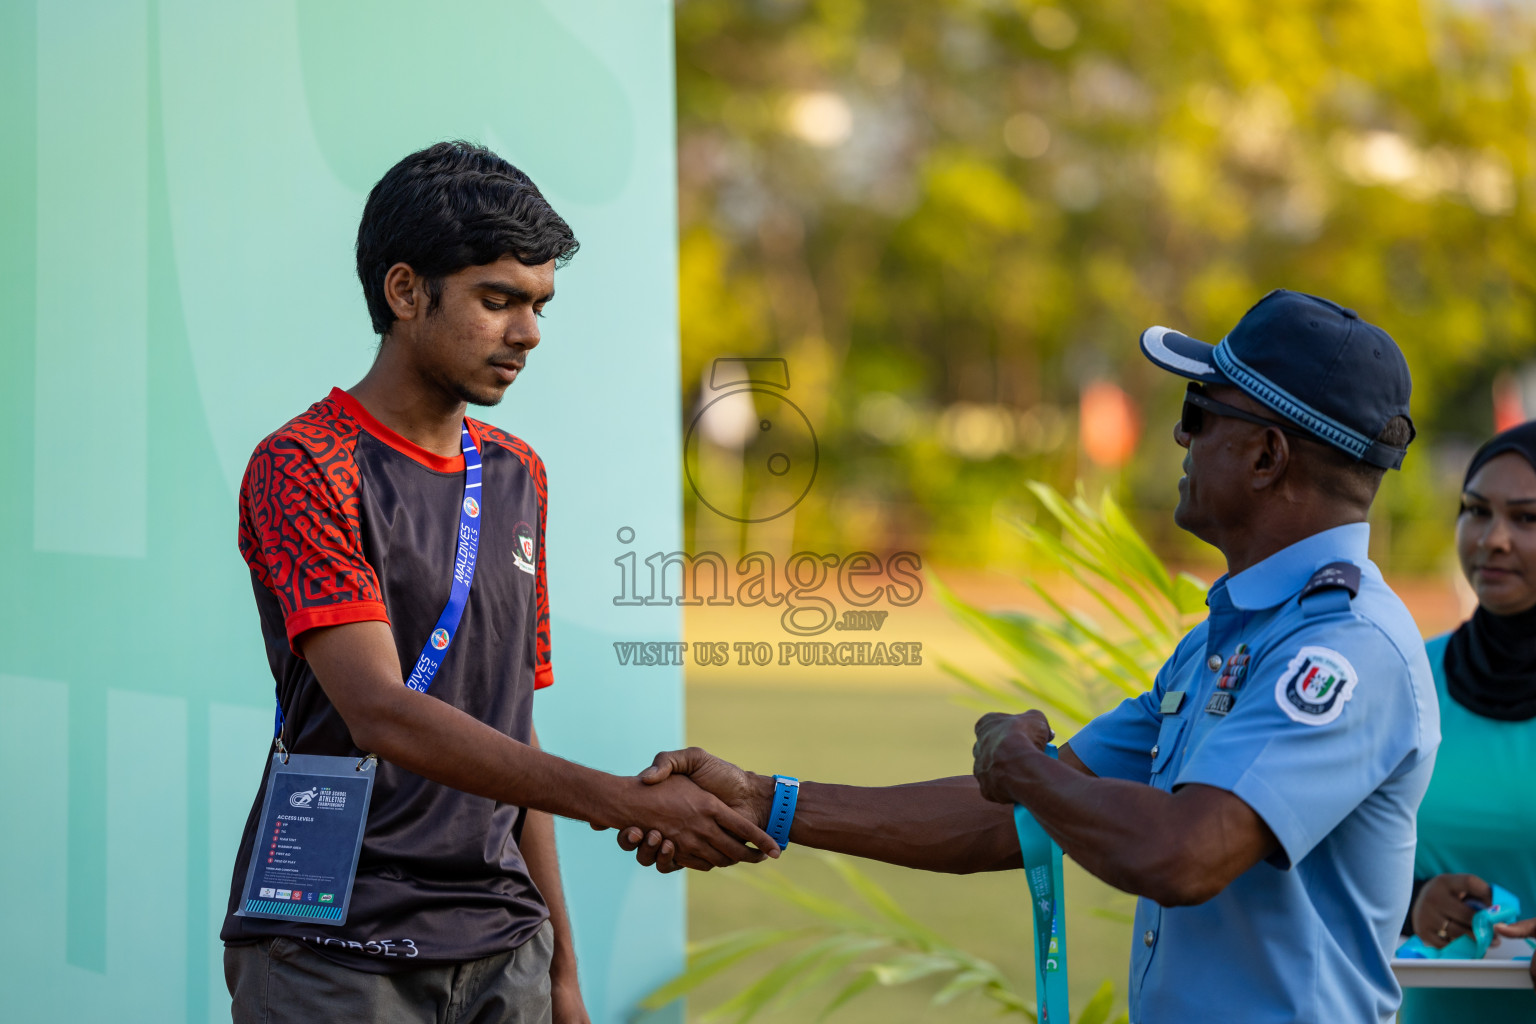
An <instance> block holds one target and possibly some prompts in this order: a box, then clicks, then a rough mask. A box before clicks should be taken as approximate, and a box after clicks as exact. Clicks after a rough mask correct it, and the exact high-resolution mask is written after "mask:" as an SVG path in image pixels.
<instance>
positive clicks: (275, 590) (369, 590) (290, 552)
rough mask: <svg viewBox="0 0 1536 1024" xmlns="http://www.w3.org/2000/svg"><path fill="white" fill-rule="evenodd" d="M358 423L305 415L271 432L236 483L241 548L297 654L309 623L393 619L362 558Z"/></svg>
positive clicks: (371, 569) (325, 624)
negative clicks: (272, 601)
mask: <svg viewBox="0 0 1536 1024" xmlns="http://www.w3.org/2000/svg"><path fill="white" fill-rule="evenodd" d="M356 439H357V434H356V431H355V430H353V431H351V432H349V431H347V430H346V429H345V427H344V426H343V425H342V424H338V423H334V422H324V421H310V422H305V418H303V417H301V418H300V419H299V420H296V421H294V422H293V423H290V424H289V425H288V426H286V427H285V428H283V429H282V430H280V431H278V432H277V433H276V434H273V435H272V436H271V437H269V438H267V439H266V440H265V441H263V442H262V443H261V445H260V446H259V447H257V449H256V451H255V453H254V454H253V455H252V456H251V461H250V463H249V465H247V466H246V470H245V479H244V481H242V483H241V485H240V553H241V555H242V556H244V558H245V562H246V564H247V565H248V566H250V569H251V573H252V576H253V577H254V578H255V580H256V582H257V583H258V584H260V585H261V586H263V587H265V588H266V589H267V590H268V591H269V592H270V593H271V594H272V595H273V596H274V597H275V598H276V599H277V603H278V605H279V607H280V608H281V609H282V614H283V627H284V630H285V631H286V633H287V635H288V643H289V646H290V647H292V649H293V652H294V654H296V655H298V656H300V657H303V652H302V651H300V650H299V647H298V645H297V643H296V642H295V641H296V640H297V638H298V637H299V635H300V634H301V633H303V632H305V631H306V630H310V629H315V628H317V627H320V626H338V625H341V624H342V623H347V622H365V621H369V620H379V621H383V622H388V621H389V615H388V613H387V612H386V611H385V608H384V600H383V592H382V590H381V588H380V586H379V580H378V576H377V575H376V574H375V573H374V571H373V566H371V565H369V564H368V560H367V559H366V558H365V557H364V556H363V546H362V520H361V516H360V513H359V499H358V484H359V475H358V469H357V463H356V462H355V461H354V460H353V457H352V452H353V448H354V447H355V444H356Z"/></svg>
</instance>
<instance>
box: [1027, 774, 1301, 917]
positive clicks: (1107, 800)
mask: <svg viewBox="0 0 1536 1024" xmlns="http://www.w3.org/2000/svg"><path fill="white" fill-rule="evenodd" d="M1069 760H1070V761H1071V762H1076V763H1078V764H1081V762H1078V761H1077V758H1076V756H1075V755H1072V754H1071V750H1070V748H1063V750H1062V760H1060V761H1057V760H1053V759H1052V758H1050V757H1048V756H1047V755H1046V754H1044V753H1043V752H1041V751H1038V750H1032V751H1030V752H1028V753H1026V754H1025V755H1024V756H1019V757H1014V758H1010V759H1009V761H1008V766H1007V771H1006V776H1005V777H1006V788H1007V790H1008V795H1009V797H1011V798H1012V799H1013V800H1016V801H1017V802H1019V803H1022V804H1023V805H1024V806H1025V807H1027V808H1029V810H1030V812H1031V813H1032V814H1033V815H1034V816H1035V820H1036V821H1038V822H1039V823H1040V825H1041V826H1042V827H1043V828H1044V829H1045V831H1046V832H1047V833H1049V834H1050V836H1051V838H1053V839H1055V840H1056V842H1057V844H1058V845H1059V846H1060V847H1061V849H1062V851H1063V852H1064V853H1066V854H1067V855H1068V856H1070V857H1071V858H1072V859H1073V860H1075V861H1076V862H1077V863H1078V864H1080V865H1082V867H1083V868H1085V869H1086V870H1087V871H1089V872H1090V873H1091V874H1093V875H1095V876H1097V877H1098V878H1100V879H1102V880H1104V881H1105V882H1108V883H1109V884H1110V885H1112V886H1114V887H1115V888H1117V889H1121V890H1123V891H1125V892H1129V893H1133V894H1134V895H1137V896H1145V897H1147V898H1148V899H1151V900H1154V901H1156V902H1157V903H1160V904H1162V905H1163V906H1165V907H1172V906H1185V905H1190V904H1195V903H1202V902H1204V901H1205V900H1208V899H1210V898H1212V897H1213V896H1215V895H1216V894H1217V893H1219V892H1220V891H1221V890H1222V889H1224V888H1225V887H1226V886H1227V885H1228V884H1230V883H1231V881H1232V880H1233V879H1235V878H1237V876H1238V875H1240V874H1242V873H1243V872H1244V871H1246V870H1248V869H1249V868H1250V867H1252V866H1253V865H1254V864H1256V863H1258V861H1259V860H1260V859H1262V858H1263V857H1265V856H1268V855H1269V854H1271V853H1272V852H1274V851H1275V850H1276V849H1277V848H1278V846H1279V844H1278V842H1277V841H1276V839H1275V836H1274V833H1273V832H1271V831H1270V830H1269V827H1268V826H1267V825H1266V824H1265V823H1264V822H1263V820H1262V819H1261V818H1259V816H1258V815H1257V814H1256V813H1255V812H1254V811H1253V809H1252V808H1251V807H1249V806H1248V805H1247V804H1246V803H1244V802H1243V801H1242V800H1241V799H1239V798H1238V797H1236V796H1234V795H1233V794H1231V793H1229V792H1227V791H1225V790H1221V789H1215V788H1213V787H1210V786H1203V785H1198V784H1196V785H1189V786H1184V787H1182V788H1181V789H1180V790H1179V791H1178V792H1176V793H1167V792H1164V791H1163V790H1160V789H1157V788H1155V787H1153V786H1148V785H1144V784H1142V783H1137V782H1127V781H1125V780H1123V779H1101V778H1097V777H1094V776H1092V775H1090V774H1086V773H1085V772H1080V771H1074V770H1073V768H1072V766H1071V764H1069V763H1068V761H1069Z"/></svg>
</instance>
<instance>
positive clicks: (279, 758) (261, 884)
mask: <svg viewBox="0 0 1536 1024" xmlns="http://www.w3.org/2000/svg"><path fill="white" fill-rule="evenodd" d="M374 764H375V762H374V760H373V759H372V758H366V759H364V760H363V761H362V762H361V764H359V762H358V759H357V758H355V757H319V756H316V755H313V754H289V755H288V760H287V763H284V761H283V755H282V754H273V755H272V772H271V774H270V775H269V776H268V777H267V798H266V800H265V801H263V802H262V805H261V820H260V821H259V822H258V823H257V826H256V845H255V848H254V849H253V850H252V851H251V866H250V870H249V871H247V872H246V875H245V889H244V890H243V891H242V894H241V900H240V906H239V908H238V909H237V910H236V911H235V913H236V914H237V915H238V916H240V917H265V918H273V919H276V920H279V921H310V922H313V923H315V924H344V923H345V922H346V920H347V908H348V907H349V906H350V905H351V902H352V882H353V880H354V879H355V878H356V877H357V857H358V852H359V851H360V850H361V849H362V846H363V825H364V823H365V822H366V821H367V820H368V801H369V799H370V798H371V797H372V796H373V779H374Z"/></svg>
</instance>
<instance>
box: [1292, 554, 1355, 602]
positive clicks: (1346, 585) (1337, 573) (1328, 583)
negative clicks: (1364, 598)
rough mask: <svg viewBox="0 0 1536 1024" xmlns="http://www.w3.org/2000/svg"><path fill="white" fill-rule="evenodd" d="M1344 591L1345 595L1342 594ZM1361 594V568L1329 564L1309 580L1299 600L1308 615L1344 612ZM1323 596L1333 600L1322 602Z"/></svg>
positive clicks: (1343, 564)
mask: <svg viewBox="0 0 1536 1024" xmlns="http://www.w3.org/2000/svg"><path fill="white" fill-rule="evenodd" d="M1340 591H1343V593H1340ZM1359 593H1360V567H1359V566H1358V565H1356V564H1355V563H1353V562H1329V563H1328V564H1327V565H1325V566H1323V567H1322V568H1321V569H1319V570H1317V572H1315V573H1313V574H1312V578H1311V579H1309V580H1307V584H1306V586H1304V587H1302V588H1301V594H1300V595H1299V597H1298V598H1297V600H1299V601H1300V602H1301V603H1302V606H1303V607H1304V608H1305V609H1306V611H1307V613H1308V615H1312V614H1323V613H1326V612H1332V611H1344V610H1345V609H1347V608H1348V607H1349V602H1350V601H1351V600H1353V599H1354V597H1355V596H1356V595H1357V594H1359ZM1323 596H1328V597H1331V598H1332V600H1322V599H1321V598H1322V597H1323Z"/></svg>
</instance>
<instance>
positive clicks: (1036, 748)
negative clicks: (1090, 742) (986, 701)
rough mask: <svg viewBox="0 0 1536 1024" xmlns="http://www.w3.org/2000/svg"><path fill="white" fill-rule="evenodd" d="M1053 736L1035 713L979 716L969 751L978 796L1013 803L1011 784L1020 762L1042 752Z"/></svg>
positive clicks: (1044, 719) (1040, 717) (994, 713)
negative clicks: (977, 784)
mask: <svg viewBox="0 0 1536 1024" xmlns="http://www.w3.org/2000/svg"><path fill="white" fill-rule="evenodd" d="M1055 735H1056V734H1055V732H1053V731H1052V730H1051V723H1050V722H1048V721H1046V718H1045V715H1044V714H1043V713H1041V712H1039V711H1026V712H1024V713H1023V714H1022V715H1005V714H1002V713H1001V712H996V711H994V712H992V713H991V714H989V715H983V716H982V717H981V720H980V721H978V722H977V723H976V744H975V746H973V747H971V756H972V757H974V758H975V759H976V763H975V766H974V768H973V769H972V772H973V774H974V775H975V776H976V781H977V782H978V783H979V784H980V785H981V795H982V796H984V797H986V798H987V799H988V800H992V801H994V802H996V803H1000V804H1011V803H1015V802H1016V801H1015V800H1014V798H1013V795H1012V787H1011V783H1012V780H1013V778H1014V777H1015V776H1016V774H1017V771H1018V768H1019V764H1020V761H1021V759H1022V758H1026V757H1031V756H1033V755H1035V754H1038V753H1039V752H1041V751H1043V750H1044V749H1045V745H1046V744H1047V743H1049V742H1050V741H1051V740H1052V738H1054V737H1055Z"/></svg>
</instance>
